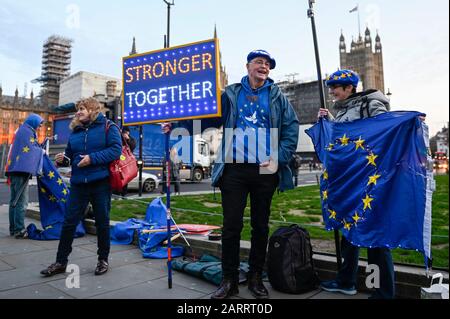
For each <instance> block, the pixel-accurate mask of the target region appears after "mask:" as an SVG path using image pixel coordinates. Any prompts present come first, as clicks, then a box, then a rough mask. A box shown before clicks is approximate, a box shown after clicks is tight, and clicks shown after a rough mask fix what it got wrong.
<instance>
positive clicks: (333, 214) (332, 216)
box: [328, 209, 336, 219]
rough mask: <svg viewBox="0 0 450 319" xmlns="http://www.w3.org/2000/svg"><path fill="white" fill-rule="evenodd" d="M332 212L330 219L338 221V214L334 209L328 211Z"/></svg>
mask: <svg viewBox="0 0 450 319" xmlns="http://www.w3.org/2000/svg"><path fill="white" fill-rule="evenodd" d="M328 211H329V212H330V218H333V219H336V212H335V211H334V210H332V209H329V210H328Z"/></svg>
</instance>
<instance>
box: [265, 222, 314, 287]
mask: <svg viewBox="0 0 450 319" xmlns="http://www.w3.org/2000/svg"><path fill="white" fill-rule="evenodd" d="M312 256H313V253H312V246H311V241H310V238H309V233H308V231H307V230H305V229H303V228H301V227H299V226H298V225H290V226H288V227H280V228H278V229H277V230H276V231H275V232H274V233H273V234H272V236H271V237H270V240H269V250H268V253H267V275H268V277H269V282H270V284H271V285H272V287H273V288H274V289H275V290H278V291H281V292H286V293H291V294H297V293H304V292H308V291H311V290H314V289H315V288H317V285H318V282H319V280H318V276H317V273H316V271H315V270H314V264H313V258H312Z"/></svg>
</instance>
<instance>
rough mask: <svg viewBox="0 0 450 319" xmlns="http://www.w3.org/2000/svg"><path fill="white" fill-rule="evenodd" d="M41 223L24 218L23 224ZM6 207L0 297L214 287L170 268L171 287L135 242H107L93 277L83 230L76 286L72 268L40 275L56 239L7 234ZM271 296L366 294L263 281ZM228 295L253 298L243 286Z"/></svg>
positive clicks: (177, 295)
mask: <svg viewBox="0 0 450 319" xmlns="http://www.w3.org/2000/svg"><path fill="white" fill-rule="evenodd" d="M30 223H35V224H36V225H37V226H38V228H40V223H39V222H38V221H36V220H33V219H28V218H26V220H25V224H26V225H28V224H30ZM8 227H9V220H8V206H7V205H2V206H0V299H90V298H92V299H180V300H181V299H198V300H206V299H209V298H210V296H211V294H212V293H213V292H214V291H215V290H216V288H217V287H216V286H215V285H213V284H211V283H208V282H207V281H204V280H202V279H199V278H196V277H192V276H189V275H186V274H184V273H180V272H177V271H173V273H172V276H173V278H172V280H173V287H172V289H169V288H168V284H167V261H166V260H165V259H164V260H161V259H145V258H143V257H142V254H141V251H140V250H139V248H138V247H136V246H133V245H112V246H111V254H110V270H109V271H108V272H107V273H106V274H105V275H102V276H95V275H94V269H95V266H96V262H97V253H96V251H97V244H96V237H95V236H92V235H86V236H85V237H83V238H77V239H75V240H74V243H73V251H72V254H71V255H70V257H69V263H70V264H75V265H77V266H78V267H79V274H80V277H79V288H76V287H75V288H69V287H68V286H67V283H69V284H75V281H74V280H73V278H69V277H70V276H71V275H72V273H65V274H58V275H56V276H53V277H50V278H45V277H42V276H41V275H40V274H39V272H40V270H42V269H44V268H45V267H46V266H48V265H49V264H50V263H52V262H54V260H55V257H56V249H57V246H58V241H35V240H29V239H15V238H14V237H11V236H9V231H8ZM266 286H267V288H268V290H269V293H270V297H271V299H344V298H345V299H349V298H352V299H367V297H368V295H367V294H363V293H359V294H357V295H355V296H345V295H340V294H333V293H328V292H325V291H321V290H320V289H318V290H315V291H312V292H309V293H305V294H300V295H290V294H284V293H280V292H278V291H275V290H273V289H272V288H271V286H270V284H269V283H268V282H267V283H266ZM233 299H238V300H244V299H254V298H253V297H252V296H251V295H250V293H249V291H248V290H247V288H246V287H245V286H244V285H241V286H240V287H239V295H238V296H236V297H234V298H233Z"/></svg>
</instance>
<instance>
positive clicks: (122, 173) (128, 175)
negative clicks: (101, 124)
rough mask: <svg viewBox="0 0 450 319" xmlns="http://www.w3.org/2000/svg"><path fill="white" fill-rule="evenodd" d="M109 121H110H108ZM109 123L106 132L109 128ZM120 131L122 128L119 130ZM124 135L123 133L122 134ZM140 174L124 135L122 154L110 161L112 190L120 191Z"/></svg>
mask: <svg viewBox="0 0 450 319" xmlns="http://www.w3.org/2000/svg"><path fill="white" fill-rule="evenodd" d="M108 122H109V121H108ZM109 126H110V124H109V125H108V123H107V126H106V132H108V130H109ZM119 131H120V130H119ZM120 135H121V136H122V133H121V134H120ZM137 174H138V167H137V162H136V158H135V157H134V155H133V152H131V149H130V147H129V146H128V144H127V142H126V141H125V140H124V138H123V137H122V154H120V157H119V159H116V160H114V161H112V162H111V163H109V182H110V184H111V190H113V191H117V192H120V191H122V189H123V187H124V186H125V185H127V184H128V183H129V182H131V181H132V180H133V178H135V177H136V176H137Z"/></svg>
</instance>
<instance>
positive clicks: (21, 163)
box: [5, 114, 44, 176]
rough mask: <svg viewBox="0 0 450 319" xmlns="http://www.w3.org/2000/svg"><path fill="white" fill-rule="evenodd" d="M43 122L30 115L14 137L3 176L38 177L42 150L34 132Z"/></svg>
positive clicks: (38, 117)
mask: <svg viewBox="0 0 450 319" xmlns="http://www.w3.org/2000/svg"><path fill="white" fill-rule="evenodd" d="M43 121H44V120H43V119H42V117H40V116H39V115H37V114H30V115H29V116H28V117H27V119H26V120H25V122H24V123H23V124H22V125H21V126H20V127H19V128H18V129H17V131H16V133H15V135H14V142H13V143H12V146H11V149H10V152H9V154H8V161H7V165H6V168H5V174H6V175H7V176H10V175H17V174H19V175H23V174H30V175H34V176H37V175H40V174H41V172H42V163H43V162H42V161H43V155H44V150H43V149H42V148H41V146H40V145H39V143H38V139H37V134H36V130H37V128H38V127H39V125H41V123H42V122H43Z"/></svg>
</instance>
